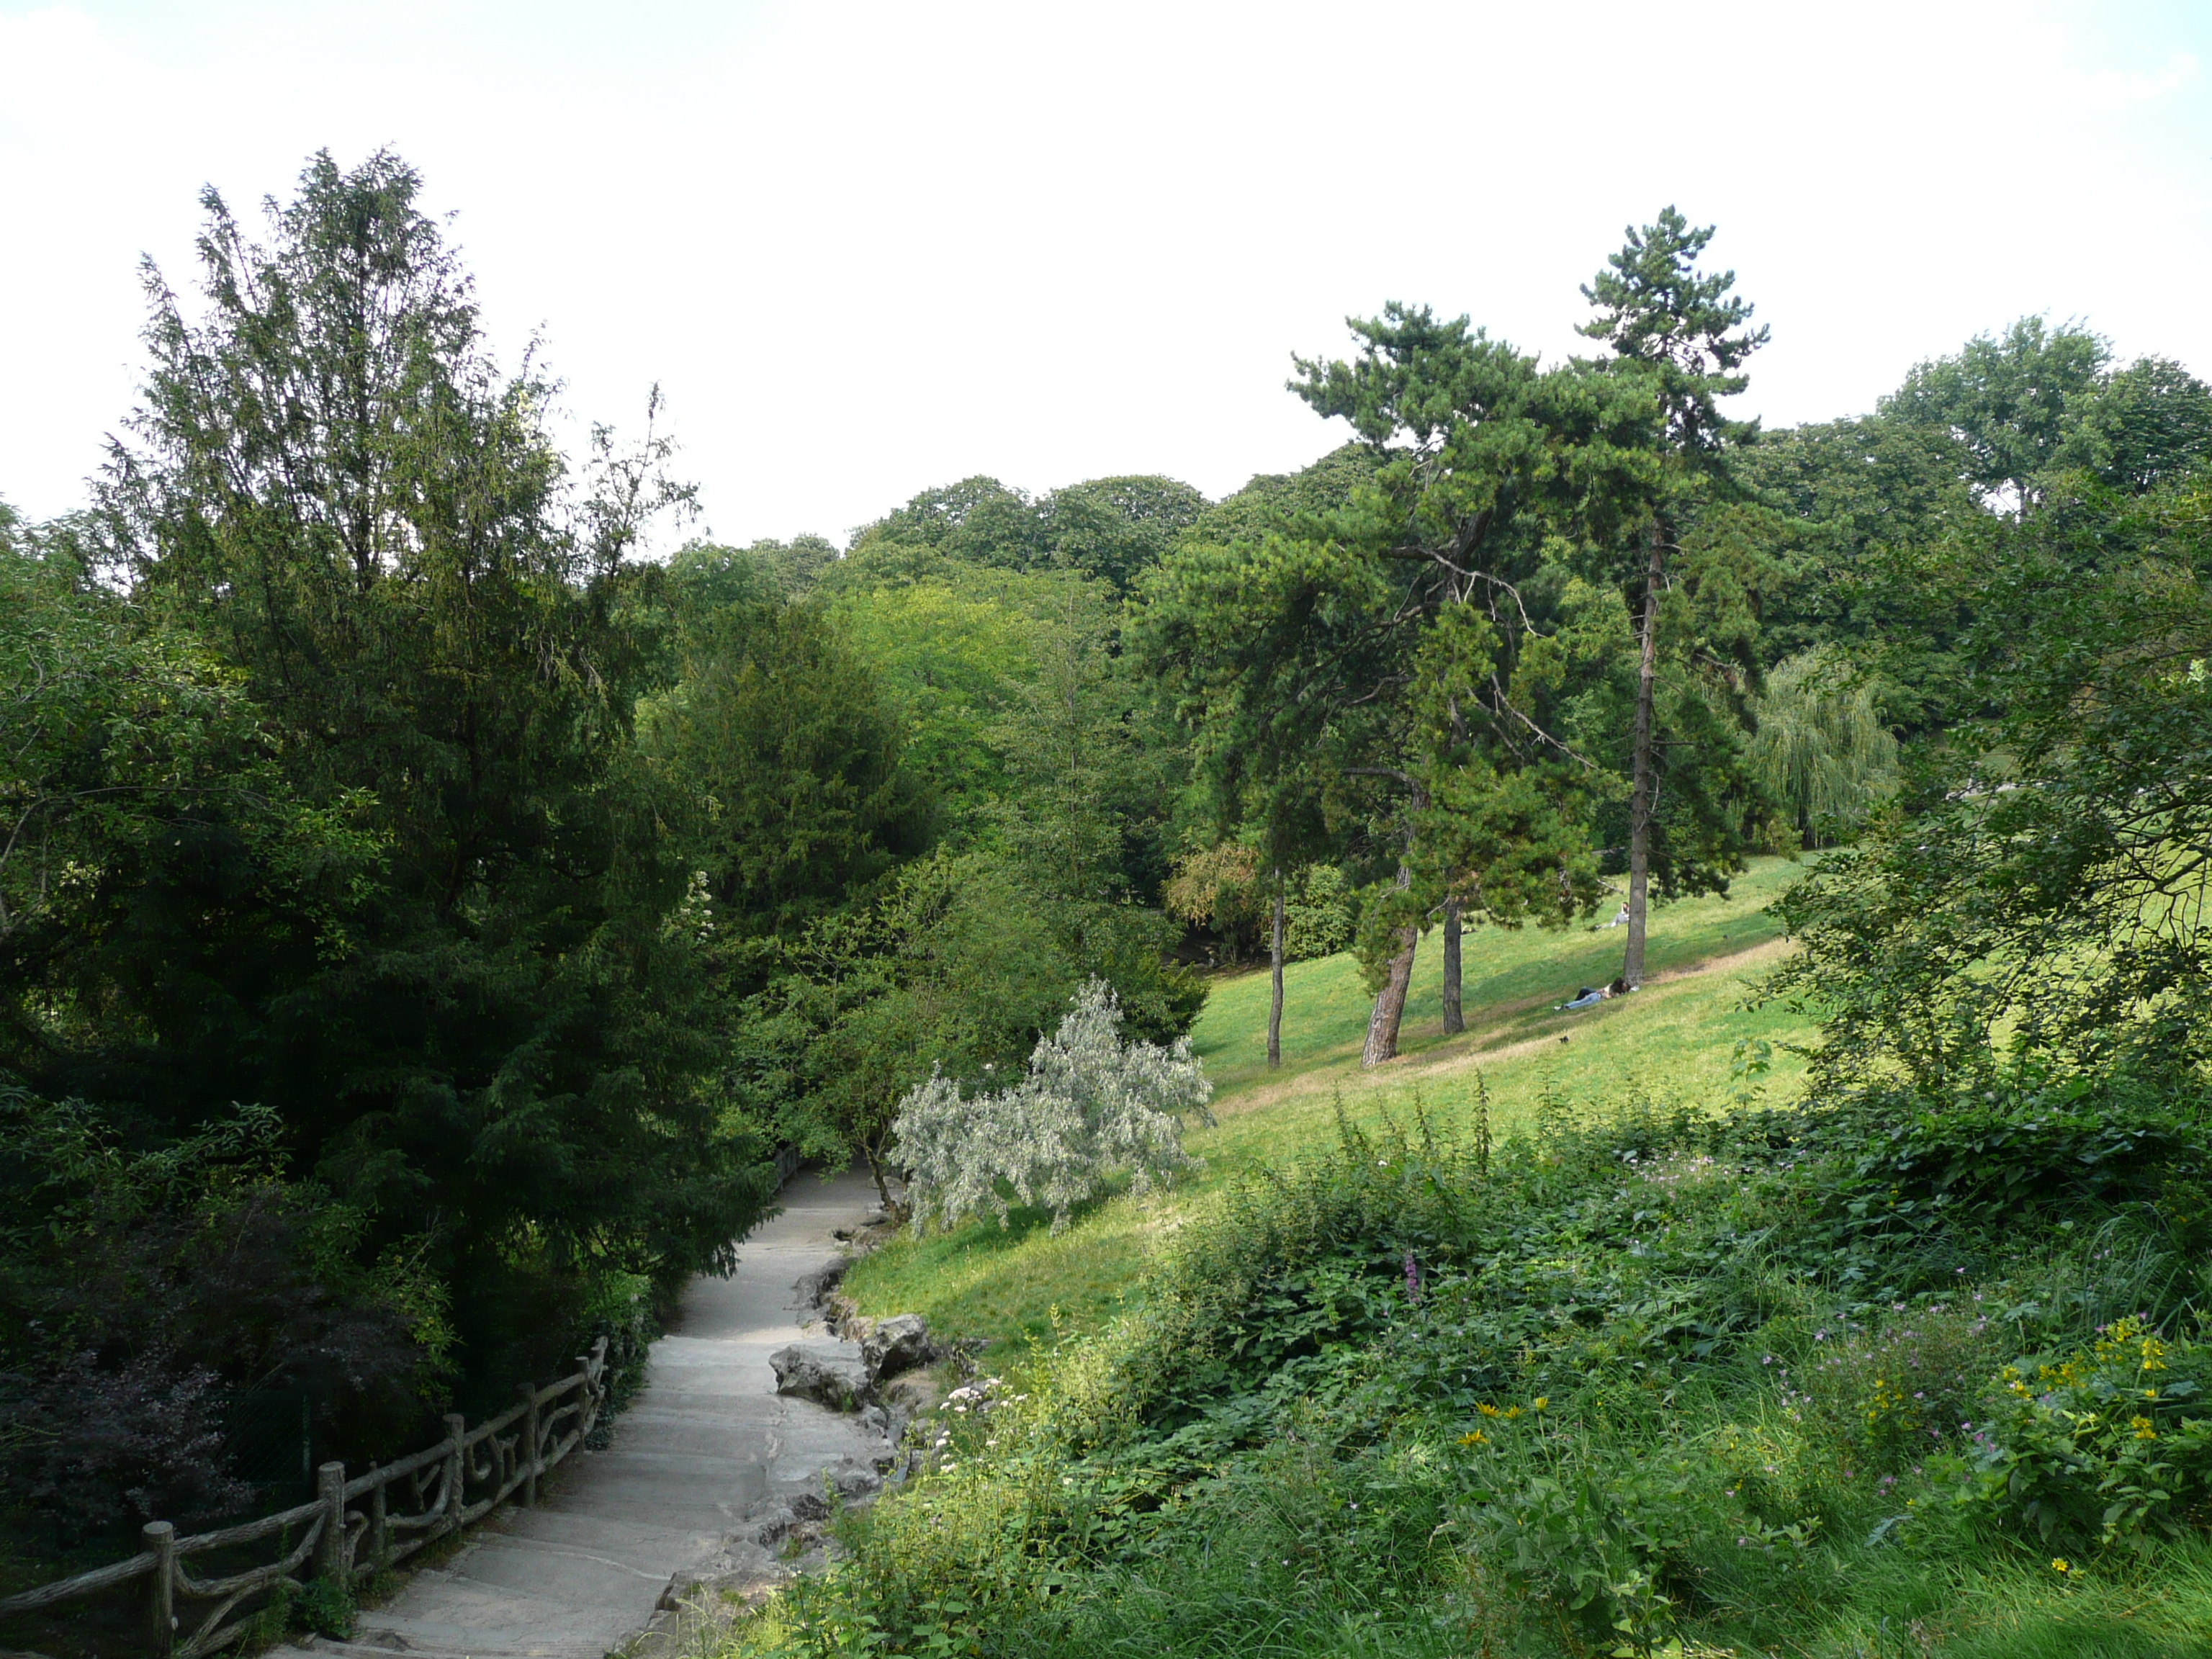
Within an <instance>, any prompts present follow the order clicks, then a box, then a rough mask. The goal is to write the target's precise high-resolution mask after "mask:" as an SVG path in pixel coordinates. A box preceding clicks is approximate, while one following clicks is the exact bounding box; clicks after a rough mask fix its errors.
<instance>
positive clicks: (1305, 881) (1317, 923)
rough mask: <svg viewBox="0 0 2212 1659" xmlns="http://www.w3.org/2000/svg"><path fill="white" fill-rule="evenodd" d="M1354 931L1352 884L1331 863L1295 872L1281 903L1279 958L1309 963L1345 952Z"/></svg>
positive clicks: (1355, 903)
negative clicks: (1280, 956)
mask: <svg viewBox="0 0 2212 1659" xmlns="http://www.w3.org/2000/svg"><path fill="white" fill-rule="evenodd" d="M1357 931H1358V903H1357V902H1356V901H1355V899H1354V896H1353V890H1352V884H1351V883H1350V882H1348V881H1346V879H1345V878H1344V872H1343V871H1341V870H1340V869H1338V868H1337V867H1336V866H1334V865H1333V864H1309V865H1308V866H1306V867H1305V868H1304V869H1303V870H1301V871H1299V872H1298V873H1297V878H1296V879H1295V880H1294V881H1293V882H1292V883H1291V890H1290V893H1289V895H1288V896H1286V897H1285V900H1284V903H1283V959H1284V960H1285V962H1310V961H1311V960H1313V959H1314V958H1315V957H1333V956H1334V955H1335V954H1336V953H1337V952H1338V951H1343V950H1347V949H1349V948H1350V946H1351V945H1352V934H1353V933H1356V932H1357Z"/></svg>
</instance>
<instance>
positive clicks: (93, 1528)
mask: <svg viewBox="0 0 2212 1659" xmlns="http://www.w3.org/2000/svg"><path fill="white" fill-rule="evenodd" d="M14 1380H15V1383H16V1385H17V1388H16V1392H17V1396H18V1397H17V1399H16V1401H15V1402H14V1415H15V1422H16V1426H17V1429H18V1434H17V1435H16V1436H15V1442H14V1444H13V1446H12V1448H11V1455H10V1456H9V1463H8V1470H7V1473H8V1477H9V1486H12V1487H13V1488H14V1490H15V1497H16V1498H18V1499H20V1500H21V1502H23V1503H25V1504H28V1505H29V1506H30V1507H31V1508H33V1510H38V1511H39V1512H40V1513H41V1514H44V1515H46V1516H48V1517H50V1518H51V1519H52V1522H54V1524H55V1527H56V1528H57V1529H58V1532H59V1533H60V1534H61V1536H62V1538H63V1539H64V1541H68V1542H70V1543H76V1542H80V1541H87V1540H89V1539H93V1538H97V1537H100V1536H102V1535H105V1534H117V1533H120V1532H122V1531H123V1530H124V1529H125V1527H126V1525H127V1526H131V1527H135V1526H138V1525H142V1524H143V1523H144V1522H148V1521H157V1520H158V1521H173V1522H179V1524H180V1525H185V1526H189V1525H191V1523H194V1522H205V1521H211V1520H215V1519H217V1518H219V1517H221V1516H226V1515H231V1514H235V1513H236V1512H238V1511H239V1510H241V1509H243V1508H244V1507H245V1506H246V1504H248V1503H249V1502H251V1501H252V1497H253V1489H252V1487H251V1486H247V1485H246V1483H245V1482H243V1481H241V1480H236V1479H234V1477H233V1476H232V1475H231V1474H229V1472H228V1470H227V1469H226V1468H224V1460H223V1455H222V1452H223V1410H222V1408H223V1390H222V1383H221V1379H220V1378H218V1377H217V1376H216V1374H215V1373H214V1372H213V1371H212V1370H209V1369H208V1368H207V1367H205V1366H204V1365H192V1364H185V1363H184V1362H183V1361H181V1360H179V1358H178V1357H177V1355H176V1354H175V1353H174V1352H171V1351H170V1350H168V1349H166V1348H160V1347H155V1348H150V1349H148V1350H147V1351H145V1352H142V1353H139V1354H137V1355H135V1356H133V1357H131V1358H129V1359H127V1360H125V1361H123V1362H122V1363H121V1364H113V1365H103V1364H100V1356H99V1355H98V1354H96V1353H94V1352H89V1351H87V1352H80V1353H77V1354H75V1355H72V1356H71V1357H70V1358H69V1359H67V1360H65V1361H64V1362H63V1363H62V1364H60V1365H58V1367H56V1368H55V1369H54V1370H52V1371H51V1372H50V1373H48V1374H47V1375H46V1376H44V1377H41V1378H40V1379H39V1380H38V1381H37V1382H36V1383H29V1384H28V1385H27V1386H26V1384H25V1383H24V1380H23V1379H21V1378H17V1379H14Z"/></svg>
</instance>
